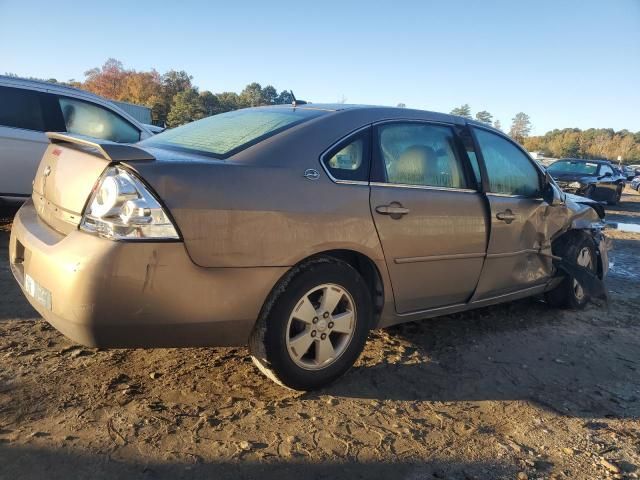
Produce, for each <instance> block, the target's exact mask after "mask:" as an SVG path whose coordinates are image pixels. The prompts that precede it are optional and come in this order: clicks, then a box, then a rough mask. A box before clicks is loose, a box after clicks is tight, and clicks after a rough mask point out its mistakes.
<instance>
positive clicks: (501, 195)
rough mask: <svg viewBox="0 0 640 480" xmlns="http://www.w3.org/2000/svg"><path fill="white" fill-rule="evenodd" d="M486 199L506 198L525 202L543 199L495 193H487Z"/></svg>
mask: <svg viewBox="0 0 640 480" xmlns="http://www.w3.org/2000/svg"><path fill="white" fill-rule="evenodd" d="M486 195H487V197H507V198H523V199H525V200H541V201H543V200H544V199H543V198H542V197H527V196H526V195H510V194H508V193H495V192H487V193H486Z"/></svg>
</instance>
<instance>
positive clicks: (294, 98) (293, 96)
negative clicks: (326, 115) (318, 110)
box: [289, 90, 307, 108]
mask: <svg viewBox="0 0 640 480" xmlns="http://www.w3.org/2000/svg"><path fill="white" fill-rule="evenodd" d="M289 93H290V94H291V98H293V101H292V102H291V106H292V107H293V108H296V107H297V106H298V105H306V104H307V102H305V101H304V100H297V99H296V96H295V95H294V94H293V90H289Z"/></svg>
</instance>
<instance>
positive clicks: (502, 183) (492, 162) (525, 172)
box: [473, 128, 540, 197]
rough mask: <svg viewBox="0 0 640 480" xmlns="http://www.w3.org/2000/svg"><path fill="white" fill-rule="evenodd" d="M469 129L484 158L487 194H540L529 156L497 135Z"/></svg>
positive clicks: (537, 180)
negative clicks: (487, 186)
mask: <svg viewBox="0 0 640 480" xmlns="http://www.w3.org/2000/svg"><path fill="white" fill-rule="evenodd" d="M473 130H474V132H475V134H476V137H477V139H478V144H479V145H480V150H481V151H482V158H484V163H485V167H486V169H487V175H488V177H489V178H488V180H489V191H490V192H493V193H503V194H507V195H523V196H527V197H535V196H538V195H539V194H540V175H539V173H538V169H537V168H536V167H535V166H534V165H533V162H532V161H531V160H530V159H529V157H527V156H526V155H525V154H524V153H523V152H522V151H521V150H520V149H519V148H518V147H516V146H515V145H514V144H513V143H511V142H510V141H509V140H506V139H504V138H502V137H501V136H500V135H496V134H495V133H491V132H488V131H487V130H483V129H480V128H474V129H473Z"/></svg>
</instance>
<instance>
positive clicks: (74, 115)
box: [58, 97, 140, 143]
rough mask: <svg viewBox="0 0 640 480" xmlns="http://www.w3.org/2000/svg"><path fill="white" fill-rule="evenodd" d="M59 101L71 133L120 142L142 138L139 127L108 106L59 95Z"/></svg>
mask: <svg viewBox="0 0 640 480" xmlns="http://www.w3.org/2000/svg"><path fill="white" fill-rule="evenodd" d="M58 102H59V103H60V109H61V110H62V116H63V117H64V123H65V125H66V130H67V132H69V133H75V134H77V135H86V136H88V137H94V138H101V139H104V140H110V141H112V142H118V143H135V142H137V141H138V140H140V131H139V130H138V129H137V128H135V127H134V126H133V125H132V124H130V123H129V122H127V121H126V120H125V119H124V118H122V117H120V116H118V115H116V114H115V113H113V112H111V111H110V110H107V109H106V108H102V107H100V106H98V105H94V104H92V103H88V102H84V101H82V100H76V99H75V98H68V97H58Z"/></svg>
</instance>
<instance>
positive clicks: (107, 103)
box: [0, 75, 151, 133]
mask: <svg viewBox="0 0 640 480" xmlns="http://www.w3.org/2000/svg"><path fill="white" fill-rule="evenodd" d="M0 85H2V86H4V87H14V88H24V89H30V90H37V91H40V92H49V93H54V94H60V95H67V96H72V97H75V98H80V99H82V100H86V101H88V102H93V103H95V104H97V105H101V106H102V107H107V108H109V109H111V110H113V111H115V112H117V113H118V115H120V116H122V117H124V118H126V119H127V121H129V122H130V123H133V124H134V125H136V126H137V127H139V128H142V129H143V130H144V131H146V132H147V133H151V131H150V130H149V128H148V127H146V126H145V125H144V124H143V123H142V122H140V121H138V120H136V119H135V118H134V117H133V116H131V115H130V114H129V113H127V112H125V111H124V110H123V109H122V108H120V107H119V106H118V105H116V104H115V103H113V102H112V101H111V100H109V99H107V98H104V97H101V96H100V95H96V94H94V93H91V92H87V91H86V90H82V89H80V88H75V87H70V86H68V85H60V84H58V83H52V82H47V81H46V80H32V79H29V78H20V77H13V76H8V75H0Z"/></svg>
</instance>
